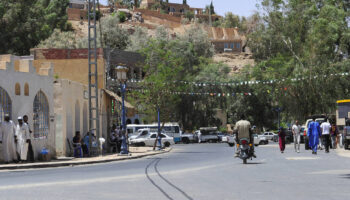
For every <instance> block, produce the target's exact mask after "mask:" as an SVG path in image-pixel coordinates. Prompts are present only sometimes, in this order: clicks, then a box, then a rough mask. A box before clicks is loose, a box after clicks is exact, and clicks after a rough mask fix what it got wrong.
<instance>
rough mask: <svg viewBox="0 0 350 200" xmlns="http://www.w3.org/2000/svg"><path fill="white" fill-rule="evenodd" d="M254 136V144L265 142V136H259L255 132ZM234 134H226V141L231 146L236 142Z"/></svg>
mask: <svg viewBox="0 0 350 200" xmlns="http://www.w3.org/2000/svg"><path fill="white" fill-rule="evenodd" d="M253 136H254V146H259V145H260V144H267V143H266V142H265V141H267V140H266V138H265V137H261V136H260V137H259V136H258V135H257V134H253ZM235 140H236V135H230V136H227V143H228V145H229V146H230V147H233V146H234V145H235V143H236V141H235Z"/></svg>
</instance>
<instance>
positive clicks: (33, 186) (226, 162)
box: [0, 144, 350, 200]
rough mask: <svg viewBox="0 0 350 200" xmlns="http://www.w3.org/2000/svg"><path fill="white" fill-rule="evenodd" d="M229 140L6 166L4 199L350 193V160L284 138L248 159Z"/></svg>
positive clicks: (197, 199)
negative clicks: (94, 159) (82, 162)
mask: <svg viewBox="0 0 350 200" xmlns="http://www.w3.org/2000/svg"><path fill="white" fill-rule="evenodd" d="M233 153H234V152H233V148H232V147H231V148H230V147H228V145H227V144H189V145H176V146H174V149H173V150H172V151H171V152H170V153H167V154H161V155H157V156H153V157H147V158H141V159H137V160H128V161H118V162H112V163H105V164H94V165H87V166H76V167H62V168H49V169H35V170H16V171H1V172H0V199H5V200H7V199H9V200H11V199H38V200H41V199H45V200H47V199H83V200H87V199H93V200H96V199H120V200H128V199H135V200H136V199H137V200H139V199H146V200H150V199H152V200H158V199H159V200H171V199H174V200H181V199H184V200H192V199H193V200H201V199H209V200H217V199H218V200H221V199H227V200H235V199H239V200H244V199H249V200H251V199H266V200H273V199H276V200H280V199H293V200H295V199H298V200H300V199H307V200H313V199H315V200H322V199H327V200H331V199H342V200H346V199H350V190H349V189H348V188H349V185H350V167H349V166H350V159H349V158H343V157H339V156H338V155H336V153H335V152H334V151H331V153H329V154H325V153H324V152H319V153H318V155H312V154H311V152H310V151H305V150H302V151H301V153H299V154H297V153H296V152H294V150H293V149H292V146H291V145H289V146H287V149H286V151H285V153H284V154H281V153H280V152H279V150H278V147H277V144H270V145H265V146H259V147H257V148H256V154H257V156H258V157H257V158H256V159H253V160H252V161H251V160H249V161H248V164H247V165H243V164H242V161H241V160H240V159H238V158H233Z"/></svg>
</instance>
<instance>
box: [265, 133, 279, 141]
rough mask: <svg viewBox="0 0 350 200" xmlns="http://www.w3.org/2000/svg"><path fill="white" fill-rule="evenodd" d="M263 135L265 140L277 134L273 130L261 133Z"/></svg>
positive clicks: (271, 138)
mask: <svg viewBox="0 0 350 200" xmlns="http://www.w3.org/2000/svg"><path fill="white" fill-rule="evenodd" d="M262 135H263V136H265V137H266V139H267V140H273V138H274V137H275V136H276V135H277V134H275V133H273V132H265V133H264V134H262Z"/></svg>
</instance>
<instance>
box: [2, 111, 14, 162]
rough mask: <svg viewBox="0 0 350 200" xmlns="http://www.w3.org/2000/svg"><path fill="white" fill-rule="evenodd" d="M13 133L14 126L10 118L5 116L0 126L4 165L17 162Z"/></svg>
mask: <svg viewBox="0 0 350 200" xmlns="http://www.w3.org/2000/svg"><path fill="white" fill-rule="evenodd" d="M15 131H16V129H15V124H14V123H13V122H12V121H11V120H10V116H9V115H8V114H5V120H4V121H3V122H2V123H1V125H0V135H2V153H3V158H4V161H5V163H10V162H12V161H15V162H16V161H17V154H16V145H15Z"/></svg>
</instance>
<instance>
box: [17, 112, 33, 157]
mask: <svg viewBox="0 0 350 200" xmlns="http://www.w3.org/2000/svg"><path fill="white" fill-rule="evenodd" d="M16 139H17V152H18V154H19V155H20V159H21V160H22V161H26V160H27V153H28V143H29V141H30V134H29V128H28V125H27V124H26V123H23V119H22V117H18V124H17V127H16Z"/></svg>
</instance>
